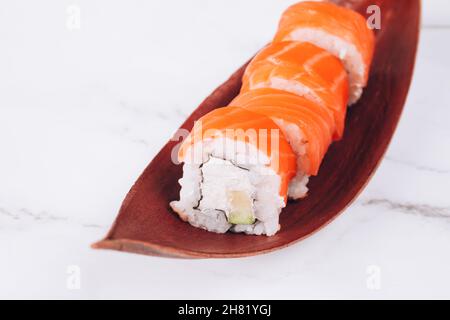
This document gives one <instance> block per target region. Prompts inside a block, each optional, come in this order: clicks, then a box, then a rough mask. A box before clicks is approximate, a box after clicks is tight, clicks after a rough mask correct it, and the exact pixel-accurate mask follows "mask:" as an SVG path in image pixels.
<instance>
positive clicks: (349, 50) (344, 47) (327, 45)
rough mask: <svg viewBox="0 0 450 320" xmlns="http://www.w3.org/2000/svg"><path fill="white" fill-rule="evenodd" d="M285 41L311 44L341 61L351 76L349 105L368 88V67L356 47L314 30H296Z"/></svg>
mask: <svg viewBox="0 0 450 320" xmlns="http://www.w3.org/2000/svg"><path fill="white" fill-rule="evenodd" d="M283 40H284V41H302V42H309V43H312V44H314V45H316V46H318V47H320V48H322V49H324V50H327V51H328V52H330V53H331V54H333V55H334V56H336V57H338V58H339V59H341V60H342V62H343V64H344V67H345V69H346V70H347V73H348V75H349V84H350V97H349V104H350V105H352V104H354V103H356V102H357V101H358V100H359V98H360V97H361V94H362V92H363V89H364V87H365V86H366V83H365V79H364V75H365V73H366V66H365V64H364V60H363V57H362V56H361V53H360V52H359V51H358V50H357V48H356V47H355V45H353V44H352V43H350V42H348V41H345V40H344V39H341V38H339V37H337V36H334V35H332V34H329V33H327V32H325V31H322V30H319V29H313V28H298V29H295V30H294V31H292V32H291V33H290V34H289V35H288V36H287V37H286V38H285V39H283Z"/></svg>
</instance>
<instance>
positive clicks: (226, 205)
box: [170, 106, 296, 236]
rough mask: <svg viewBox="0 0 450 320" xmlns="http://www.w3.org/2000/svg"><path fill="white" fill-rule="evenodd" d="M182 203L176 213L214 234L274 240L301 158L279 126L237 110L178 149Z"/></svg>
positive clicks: (214, 118) (222, 112)
mask: <svg viewBox="0 0 450 320" xmlns="http://www.w3.org/2000/svg"><path fill="white" fill-rule="evenodd" d="M179 161H180V162H183V163H184V165H183V177H182V179H181V180H180V185H181V192H180V200H179V201H173V202H171V204H170V205H171V207H172V209H173V210H174V211H175V212H176V213H178V215H179V216H180V217H181V219H183V220H184V221H186V222H189V223H190V224H191V225H193V226H195V227H198V228H202V229H205V230H208V231H211V232H216V233H225V232H227V231H233V232H245V233H247V234H254V235H268V236H271V235H274V234H275V233H276V232H278V230H279V214H280V212H281V210H282V209H283V208H284V207H285V206H286V203H287V192H288V185H289V182H290V180H291V179H292V177H293V176H294V175H295V174H296V156H295V153H294V152H293V150H292V148H291V146H290V145H289V143H288V142H287V140H286V138H285V136H284V135H283V133H282V132H281V130H280V128H279V126H278V125H277V124H276V123H275V122H274V121H273V120H272V119H271V118H270V117H267V116H265V115H263V114H259V113H253V112H251V111H249V110H246V109H243V108H238V107H232V106H230V107H226V108H220V109H216V110H214V111H212V112H211V113H209V114H207V115H206V116H204V117H202V118H201V119H200V120H199V121H197V122H196V124H195V126H194V128H193V130H192V132H191V134H190V135H189V136H188V138H187V139H186V140H185V141H184V142H183V144H182V145H181V147H180V149H179Z"/></svg>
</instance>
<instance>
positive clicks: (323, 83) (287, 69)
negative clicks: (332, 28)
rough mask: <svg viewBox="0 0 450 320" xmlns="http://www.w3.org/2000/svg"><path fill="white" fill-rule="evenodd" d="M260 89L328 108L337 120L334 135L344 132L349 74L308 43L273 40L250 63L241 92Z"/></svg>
mask: <svg viewBox="0 0 450 320" xmlns="http://www.w3.org/2000/svg"><path fill="white" fill-rule="evenodd" d="M259 88H271V89H278V90H284V91H288V92H291V93H294V94H296V95H299V96H303V97H306V98H307V99H310V100H311V101H313V102H315V103H317V104H319V105H321V106H323V107H325V108H328V109H329V110H330V111H332V112H333V115H334V117H335V121H336V132H335V134H334V135H335V138H336V139H337V140H338V139H340V138H341V137H342V135H343V132H344V122H345V116H346V111H347V102H348V77H347V73H346V71H345V69H344V66H343V65H342V63H341V61H340V60H339V59H337V58H336V57H334V56H333V55H332V54H330V53H328V52H327V51H325V50H323V49H321V48H319V47H317V46H315V45H313V44H310V43H307V42H280V43H273V44H271V45H269V46H267V47H266V48H264V49H263V50H262V51H261V52H259V53H258V54H257V55H256V57H255V58H254V59H253V60H252V61H251V62H250V64H249V65H248V67H247V68H246V70H245V73H244V76H243V85H242V90H241V92H242V93H245V92H247V91H249V90H255V89H259Z"/></svg>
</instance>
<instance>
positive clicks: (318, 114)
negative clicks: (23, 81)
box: [170, 2, 374, 236]
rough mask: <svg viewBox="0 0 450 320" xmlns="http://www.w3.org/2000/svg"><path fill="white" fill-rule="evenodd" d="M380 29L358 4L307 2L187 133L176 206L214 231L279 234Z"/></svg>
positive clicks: (292, 11)
mask: <svg viewBox="0 0 450 320" xmlns="http://www.w3.org/2000/svg"><path fill="white" fill-rule="evenodd" d="M373 47H374V39H373V34H372V31H370V30H369V29H367V27H366V24H365V21H364V18H363V17H362V16H360V15H359V14H357V13H355V12H353V11H350V10H348V9H344V8H341V7H337V6H335V5H333V4H330V3H318V2H303V3H299V4H297V5H294V6H292V7H291V8H289V9H288V10H287V11H286V13H285V14H284V16H283V18H282V20H281V23H280V29H279V31H278V34H277V36H276V38H275V41H274V42H273V43H272V44H270V45H269V46H267V47H266V48H264V49H263V50H262V51H261V52H259V53H258V54H257V55H256V56H255V58H254V59H253V60H252V61H251V62H250V63H249V65H248V66H247V68H246V70H245V72H244V75H243V78H242V88H241V91H240V94H239V95H238V96H237V97H236V98H235V99H234V100H233V101H232V102H231V103H230V105H229V106H227V107H224V108H219V109H216V110H213V111H212V112H210V113H208V114H206V115H205V116H203V117H202V118H201V119H200V120H199V121H197V122H196V123H195V125H194V128H193V129H192V131H191V133H190V134H189V136H188V137H187V138H186V139H185V140H184V141H183V143H182V144H181V146H180V149H179V152H178V160H179V162H180V163H183V177H182V178H181V179H180V180H179V183H180V185H181V191H180V199H179V200H178V201H172V202H171V203H170V206H171V207H172V209H173V210H174V211H175V212H176V213H177V214H178V215H179V216H180V218H181V219H182V220H184V221H186V222H189V223H190V224H191V225H193V226H195V227H198V228H202V229H205V230H207V231H211V232H216V233H225V232H227V231H232V232H236V233H246V234H251V235H267V236H273V235H275V234H276V233H277V232H278V231H279V229H280V224H279V215H280V213H281V211H282V209H283V208H284V207H285V206H286V205H287V201H288V199H289V198H290V199H294V200H297V199H301V198H304V197H305V196H307V194H308V182H309V179H310V177H311V176H316V175H318V173H319V170H320V166H321V164H322V161H323V159H324V157H325V155H326V153H327V151H328V149H329V147H330V145H331V144H332V143H333V142H334V141H337V140H340V139H342V137H343V134H344V127H345V118H346V113H347V107H348V105H349V102H350V103H354V102H356V101H357V100H358V99H359V97H360V95H361V93H362V90H363V88H364V86H365V85H366V84H367V79H368V73H369V67H370V64H371V60H372V55H373V49H374V48H373Z"/></svg>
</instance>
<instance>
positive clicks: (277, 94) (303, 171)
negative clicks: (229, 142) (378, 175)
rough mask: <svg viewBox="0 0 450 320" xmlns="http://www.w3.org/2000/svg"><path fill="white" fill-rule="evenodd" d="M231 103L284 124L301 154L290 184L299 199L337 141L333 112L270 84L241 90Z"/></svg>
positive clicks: (285, 131) (288, 135) (290, 192)
mask: <svg viewBox="0 0 450 320" xmlns="http://www.w3.org/2000/svg"><path fill="white" fill-rule="evenodd" d="M231 105H233V106H237V107H242V108H245V109H247V110H249V111H252V112H255V113H259V114H263V115H266V116H268V117H270V118H271V119H272V120H273V121H274V122H275V123H276V124H277V125H278V126H279V127H280V129H281V130H282V132H283V134H284V136H285V137H286V139H287V141H288V142H289V143H290V145H291V147H292V149H293V151H294V153H295V155H296V157H297V174H296V176H295V177H294V178H293V179H292V180H291V182H290V184H289V191H288V195H289V197H290V198H292V199H295V200H296V199H300V198H304V197H305V196H306V195H307V193H308V188H307V184H308V182H309V178H310V176H314V175H317V174H318V172H319V168H320V164H321V163H322V160H323V158H324V156H325V153H326V152H327V150H328V148H329V146H330V144H331V143H332V141H333V135H334V134H335V132H336V124H335V120H334V117H333V113H332V112H331V111H330V110H329V109H327V108H324V107H323V106H321V105H319V104H316V103H314V102H312V101H310V100H308V99H306V98H304V97H301V96H297V95H295V94H292V93H289V92H286V91H281V90H276V89H267V88H265V89H256V90H252V91H247V92H245V93H243V94H240V95H239V96H238V97H236V98H235V99H234V100H233V101H232V102H231Z"/></svg>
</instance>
